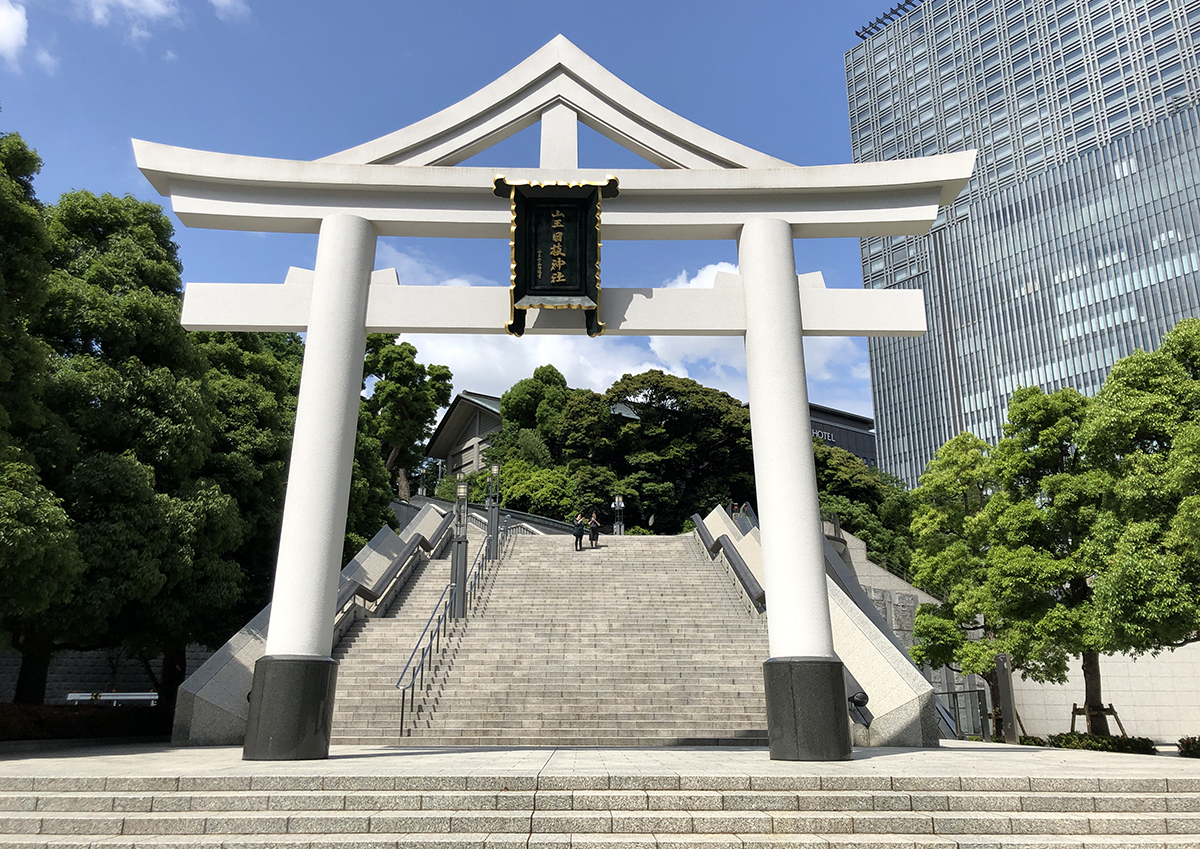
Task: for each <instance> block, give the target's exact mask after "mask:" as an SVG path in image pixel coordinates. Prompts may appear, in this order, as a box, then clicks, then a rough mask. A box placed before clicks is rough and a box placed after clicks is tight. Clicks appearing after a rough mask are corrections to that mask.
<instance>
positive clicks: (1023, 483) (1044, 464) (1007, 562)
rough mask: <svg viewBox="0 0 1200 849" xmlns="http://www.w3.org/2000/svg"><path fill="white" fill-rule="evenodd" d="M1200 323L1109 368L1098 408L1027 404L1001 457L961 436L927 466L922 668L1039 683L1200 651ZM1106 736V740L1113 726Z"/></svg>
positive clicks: (1059, 395)
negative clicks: (934, 597) (1131, 657)
mask: <svg viewBox="0 0 1200 849" xmlns="http://www.w3.org/2000/svg"><path fill="white" fill-rule="evenodd" d="M1198 376H1200V321H1197V320H1195V319H1191V320H1188V321H1185V322H1182V323H1180V325H1179V326H1177V327H1176V328H1175V329H1174V330H1173V331H1171V333H1169V334H1168V335H1167V337H1166V338H1165V339H1164V341H1163V344H1162V346H1161V347H1160V349H1159V350H1158V351H1157V352H1154V353H1147V352H1141V351H1139V352H1136V353H1134V354H1133V355H1131V356H1129V357H1127V358H1125V359H1123V360H1121V361H1120V362H1119V363H1117V364H1116V366H1114V368H1113V370H1112V373H1111V374H1110V375H1109V377H1108V379H1107V380H1106V381H1105V384H1104V386H1103V388H1102V389H1101V391H1100V393H1099V395H1098V396H1097V397H1096V398H1095V399H1092V400H1089V399H1087V398H1085V397H1083V396H1082V395H1080V394H1079V393H1078V392H1076V391H1074V390H1072V389H1061V390H1059V391H1057V392H1054V393H1052V394H1045V393H1043V392H1042V391H1041V390H1040V389H1036V388H1025V389H1019V390H1017V391H1016V392H1015V393H1014V394H1013V396H1012V398H1011V399H1010V401H1009V411H1008V421H1007V423H1006V425H1005V429H1004V437H1003V438H1002V439H1001V440H1000V441H999V442H998V443H997V445H996V446H995V447H994V448H989V446H987V445H986V444H985V443H983V442H981V441H980V440H978V439H976V438H974V437H972V436H970V435H969V434H963V435H960V436H958V437H956V438H955V439H953V440H951V441H950V442H948V443H947V444H946V445H944V446H943V447H942V449H941V450H939V452H938V454H937V455H936V456H935V458H934V460H933V461H932V462H931V463H930V465H929V468H928V469H927V470H926V472H925V475H923V476H922V478H921V486H920V487H919V488H918V489H917V491H916V493H915V496H916V498H917V502H918V508H917V511H916V514H915V516H914V519H913V523H912V530H913V534H914V544H915V548H916V553H915V555H914V558H913V565H914V569H915V571H916V574H917V583H918V584H919V585H921V586H924V587H925V588H927V589H929V590H930V591H931V592H933V593H935V594H939V595H942V596H943V597H945V599H946V601H945V602H944V603H943V604H941V605H937V606H930V607H927V608H922V610H921V611H920V613H919V615H918V618H917V624H916V628H915V636H916V637H917V638H918V640H919V641H920V643H921V644H920V645H918V646H917V647H916V648H915V649H914V655H915V657H916V658H917V659H918V660H920V661H928V662H931V663H933V664H935V665H940V664H943V663H957V664H960V665H961V667H962V669H963V670H965V671H968V672H979V673H984V674H985V675H990V673H991V671H992V670H993V668H994V663H995V655H996V654H997V653H998V652H1007V653H1009V654H1010V655H1011V656H1012V658H1013V665H1014V668H1016V669H1019V670H1020V671H1021V672H1022V673H1023V674H1024V675H1026V676H1027V677H1031V678H1034V679H1035V680H1039V681H1055V682H1062V681H1064V680H1066V677H1067V670H1068V664H1069V662H1070V661H1071V659H1072V658H1080V659H1081V661H1082V667H1083V673H1084V689H1085V692H1084V701H1085V703H1086V704H1089V705H1099V704H1101V699H1102V689H1101V678H1100V665H1099V657H1100V655H1101V654H1102V653H1108V652H1128V653H1133V654H1135V655H1136V654H1141V653H1144V652H1157V651H1161V650H1162V649H1163V648H1170V647H1174V646H1179V645H1183V644H1185V643H1189V642H1194V641H1197V640H1198V639H1200V556H1198V555H1200V550H1198V548H1200V546H1198V545H1197V543H1196V540H1197V539H1198V538H1200V537H1198V536H1197V533H1196V531H1197V530H1200V522H1198V521H1197V517H1198V516H1200V497H1198V496H1196V495H1195V493H1196V491H1197V487H1196V484H1197V483H1198V482H1200V453H1198V452H1200V380H1198V379H1197V378H1198ZM1099 721H1100V729H1099V730H1100V732H1101V733H1107V726H1106V724H1105V722H1104V718H1103V717H1099Z"/></svg>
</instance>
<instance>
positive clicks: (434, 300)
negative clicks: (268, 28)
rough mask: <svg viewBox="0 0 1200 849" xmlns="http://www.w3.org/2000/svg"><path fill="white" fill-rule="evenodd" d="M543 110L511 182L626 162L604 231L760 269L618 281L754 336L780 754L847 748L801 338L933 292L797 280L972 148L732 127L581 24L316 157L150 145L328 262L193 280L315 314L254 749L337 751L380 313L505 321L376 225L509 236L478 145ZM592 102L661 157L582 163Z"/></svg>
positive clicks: (277, 307) (192, 296) (227, 205)
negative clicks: (423, 109)
mask: <svg viewBox="0 0 1200 849" xmlns="http://www.w3.org/2000/svg"><path fill="white" fill-rule="evenodd" d="M539 120H540V121H541V129H542V147H541V165H542V167H541V168H537V169H512V170H510V171H507V172H505V175H504V176H505V177H506V178H507V179H508V180H510V181H518V180H528V181H533V182H543V183H545V182H554V181H563V182H581V181H586V180H593V181H595V180H603V179H606V178H607V177H608V176H610V173H615V175H616V176H617V177H618V178H619V180H620V186H621V194H620V196H619V197H617V198H613V199H611V200H608V201H606V202H605V206H604V225H603V226H604V236H605V237H606V238H608V239H736V240H737V242H738V260H739V265H740V269H739V270H740V275H718V278H717V281H716V283H715V285H714V287H713V288H712V289H709V290H670V289H612V288H609V289H606V290H605V296H604V300H603V302H602V306H601V313H602V315H601V320H602V321H603V322H604V323H605V325H606V326H607V332H609V333H613V334H616V335H737V336H744V337H745V340H746V371H747V380H748V384H749V393H750V415H751V428H752V434H753V439H754V449H755V451H754V471H755V480H756V487H757V492H758V506H759V511H758V512H759V517H760V522H761V538H762V539H761V541H762V553H763V569H764V574H765V578H766V581H765V583H766V590H767V594H768V596H769V598H770V600H771V606H770V611H771V612H770V616H769V618H768V634H769V641H770V658H769V659H768V660H767V661H766V663H765V664H764V679H765V683H766V693H767V713H768V732H769V735H770V752H771V757H772V758H782V759H792V760H835V759H845V758H849V757H850V737H849V730H848V727H847V719H846V705H845V690H844V687H843V683H842V665H841V661H839V660H838V659H837V657H836V656H835V655H834V652H833V638H832V632H831V629H830V619H829V609H828V598H827V595H826V588H825V569H824V554H823V550H822V544H823V533H822V529H821V524H820V514H819V507H818V502H817V490H816V480H815V475H814V461H813V455H812V450H811V442H810V440H809V438H808V434H809V432H810V430H811V426H810V423H809V412H808V409H809V408H808V390H807V386H806V383H805V377H804V349H803V345H802V337H803V336H804V335H805V334H810V335H852V336H862V335H915V334H919V333H923V332H924V330H925V310H924V300H923V298H922V294H921V292H920V291H858V290H856V291H847V290H826V289H825V288H824V284H823V282H822V281H821V279H820V275H819V274H807V275H801V276H800V277H797V274H796V260H795V255H794V248H793V239H795V238H802V237H828V236H849V237H861V236H872V235H901V234H919V233H922V232H924V231H925V230H927V229H928V228H929V227H930V226H931V225H932V224H933V222H934V219H935V217H936V215H937V210H938V207H939V205H944V204H947V203H950V202H951V201H953V199H954V198H955V197H956V196H957V195H958V193H959V192H960V191H961V190H962V188H963V187H964V185H965V184H966V182H967V180H968V179H969V178H970V174H971V170H972V168H973V166H974V158H975V154H974V152H973V151H969V152H967V153H961V154H951V155H947V156H936V157H926V158H924V159H917V160H905V161H898V162H882V163H863V164H856V165H834V166H821V167H814V168H801V167H798V166H795V165H791V164H790V163H787V162H783V161H782V160H778V159H775V158H773V157H770V156H767V155H765V154H762V153H759V152H758V151H754V150H751V149H750V148H746V147H744V146H742V145H739V144H737V143H736V142H733V141H730V140H729V139H724V138H722V137H720V136H717V135H715V134H714V133H711V132H709V131H707V130H705V129H703V128H701V127H698V126H696V125H695V124H692V123H691V122H689V121H687V120H685V119H683V118H681V117H679V116H678V115H674V114H673V113H671V112H669V111H668V110H666V109H664V108H663V107H661V106H659V105H658V104H656V103H654V102H653V101H650V100H649V99H648V98H645V97H644V96H642V95H641V94H639V93H637V92H636V91H634V90H633V89H631V88H630V87H629V86H627V85H626V84H625V83H623V82H621V81H620V80H618V79H617V78H616V77H614V76H612V74H610V73H609V72H608V71H606V70H605V69H604V68H602V67H601V66H600V65H598V64H597V63H596V62H595V61H594V60H592V59H591V58H590V57H588V56H586V55H585V54H584V53H582V51H580V50H579V49H578V48H576V47H575V46H574V45H573V44H571V43H570V42H569V41H567V40H566V39H565V38H563V37H562V36H559V37H557V38H555V39H554V40H552V41H551V42H550V43H549V44H547V45H546V46H545V47H543V48H542V49H541V50H539V51H538V52H537V53H535V54H534V55H533V56H531V57H530V58H529V59H527V60H525V61H524V62H522V63H521V64H520V65H518V66H517V67H516V68H514V69H513V70H512V71H510V72H509V73H508V74H505V75H504V76H503V77H501V78H500V79H498V80H496V81H495V82H493V83H491V84H490V85H488V86H486V87H485V88H483V89H481V90H480V91H479V92H477V93H476V94H474V95H471V96H470V97H468V98H466V99H465V100H463V101H461V102H460V103H458V104H455V105H454V106H451V107H449V108H448V109H445V110H443V111H442V112H439V113H438V114H437V115H434V116H431V117H430V118H427V119H425V120H423V121H420V122H417V123H416V124H413V125H411V126H410V127H407V128H404V129H402V130H399V131H397V132H396V133H392V134H391V135H388V136H384V137H383V138H381V139H377V140H375V141H373V142H368V143H367V144H365V145H360V146H359V147H356V148H352V149H350V150H347V151H343V152H342V153H338V154H334V155H333V156H330V157H326V158H325V159H324V160H320V161H316V162H295V161H290V160H276V159H261V158H256V157H244V156H231V155H226V154H217V153H210V152H206V151H196V150H188V149H184V148H173V147H167V146H164V145H157V144H151V143H149V142H141V141H135V142H134V151H135V155H136V157H137V161H138V167H139V168H141V169H142V171H143V173H145V175H146V177H147V178H148V179H149V180H150V182H151V183H152V184H153V185H154V186H155V188H156V189H158V191H159V192H160V193H162V194H163V195H165V196H168V197H170V198H171V201H172V204H173V208H174V211H175V213H176V214H177V215H178V216H179V217H180V219H181V220H182V221H183V222H184V224H186V225H188V226H200V227H214V228H221V229H238V230H255V231H277V232H307V233H318V234H319V237H318V247H317V262H316V268H315V269H314V270H312V271H306V270H303V269H292V270H291V271H290V272H289V273H288V275H287V280H286V281H285V282H284V283H283V284H282V285H230V284H203V283H192V284H189V285H188V287H187V291H186V293H185V296H184V307H183V318H182V320H183V323H184V325H185V326H187V327H189V328H191V329H197V330H199V329H204V330H218V329H220V330H306V331H307V333H308V339H307V344H306V347H305V355H304V367H303V373H302V377H301V385H300V398H299V401H298V406H297V414H296V431H295V438H294V441H293V448H292V460H291V465H290V471H289V477H288V489H287V497H286V501H285V506H284V517H283V530H282V538H281V541H280V550H279V560H278V565H277V567H276V576H275V588H274V595H273V598H272V610H271V619H270V625H269V629H268V636H267V647H266V656H265V657H263V658H262V659H261V660H259V661H258V664H257V666H256V668H255V677H254V688H253V691H252V694H251V706H250V716H249V719H248V724H247V734H246V743H245V747H244V756H245V757H246V758H249V759H277V760H278V759H297V758H320V757H327V756H328V751H329V737H330V730H331V724H332V706H333V698H334V690H335V682H336V663H335V662H334V661H333V660H332V659H331V658H330V657H329V654H330V651H331V647H332V629H333V604H334V599H335V597H336V592H337V576H338V572H339V570H340V567H341V559H340V558H341V549H342V538H343V535H344V533H345V523H346V507H347V501H348V496H349V485H350V473H351V469H352V458H353V450H354V437H355V429H356V427H355V425H356V419H357V411H358V400H359V386H360V382H361V376H362V361H363V354H364V348H365V344H366V333H367V332H368V330H370V331H386V332H397V333H399V332H437V333H499V332H503V328H504V325H505V323H506V321H507V319H508V315H509V303H508V291H507V289H500V288H441V287H413V286H401V285H399V280H398V279H397V277H396V273H395V271H394V270H392V269H383V270H375V271H373V269H372V266H373V264H374V257H375V247H376V239H377V237H378V236H381V235H382V236H448V237H449V236H453V237H474V238H506V239H507V238H508V236H509V228H510V213H509V209H508V203H507V202H506V201H504V200H502V199H499V198H497V197H495V195H494V194H493V192H492V188H493V181H494V179H495V177H496V173H495V171H494V170H491V169H480V168H466V167H461V166H458V165H457V163H458V162H461V161H463V160H464V159H465V158H467V157H468V156H470V155H472V154H473V153H476V152H478V151H479V150H481V149H484V148H486V147H487V146H488V145H490V144H494V143H495V142H497V141H500V140H501V139H503V138H504V137H506V136H507V135H510V134H511V133H513V132H517V131H518V130H520V129H523V128H525V127H528V126H531V125H532V124H533V123H535V122H537V121H539ZM578 123H584V124H585V125H587V126H589V127H592V128H593V129H595V130H597V131H599V132H601V133H603V134H604V135H606V136H608V137H609V138H611V139H613V140H614V141H616V142H618V143H620V144H622V145H625V146H626V147H628V148H630V149H631V150H634V151H635V152H638V153H639V154H641V155H643V156H644V157H646V158H647V159H649V160H650V161H651V163H653V164H655V165H658V166H660V167H661V168H662V169H663V170H651V169H629V170H620V171H616V172H598V171H591V170H583V169H579V168H578V167H577V165H578V163H577V139H576V135H575V133H576V128H577V125H578ZM564 312H569V311H554V310H546V311H534V310H531V316H530V321H529V324H528V332H530V333H582V332H583V329H582V327H579V326H576V324H575V323H574V322H572V323H570V324H568V323H566V322H564V318H568V316H564V315H562V314H561V313H564Z"/></svg>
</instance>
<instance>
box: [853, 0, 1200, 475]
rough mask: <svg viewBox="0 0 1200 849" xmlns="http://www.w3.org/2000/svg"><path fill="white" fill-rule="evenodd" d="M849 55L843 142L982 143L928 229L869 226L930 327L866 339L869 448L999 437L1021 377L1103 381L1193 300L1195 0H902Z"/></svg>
mask: <svg viewBox="0 0 1200 849" xmlns="http://www.w3.org/2000/svg"><path fill="white" fill-rule="evenodd" d="M858 35H859V37H860V38H861V39H863V40H862V43H861V44H858V45H857V46H855V47H854V48H853V49H852V50H850V51H849V52H848V53H847V54H846V83H847V91H848V99H849V105H850V133H851V142H852V147H853V151H854V161H855V162H869V161H873V160H884V159H901V158H907V157H915V156H924V155H929V154H934V153H949V152H951V151H958V150H966V149H970V148H976V149H978V150H979V159H978V162H977V164H976V169H975V175H974V177H973V178H972V180H971V182H970V185H969V186H968V187H967V189H966V190H965V191H964V192H963V194H962V196H961V197H960V198H959V199H958V201H957V202H956V203H955V204H954V205H953V207H949V208H946V209H944V210H943V211H942V214H941V215H939V217H938V219H937V222H936V223H935V224H934V225H933V228H932V229H931V230H930V232H929V234H928V235H925V236H920V237H890V238H871V239H863V240H862V267H863V280H864V285H865V286H869V287H874V288H879V289H890V288H917V287H919V288H921V289H923V290H924V292H925V299H926V304H927V308H928V314H929V332H928V333H927V334H926V335H925V336H924V337H920V338H910V339H888V338H882V339H872V340H870V358H871V381H872V387H873V392H874V401H875V423H876V434H877V436H878V451H879V464H880V466H881V467H883V468H884V469H886V470H887V471H890V472H892V473H893V474H896V475H897V476H899V477H900V478H902V479H903V480H905V481H906V482H907V483H909V484H910V485H913V484H916V482H917V479H918V478H919V477H920V475H921V473H922V471H923V470H924V468H925V465H926V463H928V462H929V460H930V459H931V458H932V457H933V454H934V452H935V451H936V450H937V448H938V447H939V446H941V445H942V443H944V442H945V441H946V440H947V439H949V438H951V437H953V436H954V435H956V434H958V433H960V432H961V431H964V430H969V431H971V432H972V433H975V434H976V435H977V436H980V437H982V438H984V439H987V440H988V441H991V442H994V441H995V440H996V439H997V438H998V437H999V436H1000V435H1001V428H1002V425H1003V422H1004V418H1005V413H1006V409H1007V403H1008V398H1009V396H1010V395H1011V394H1012V391H1013V390H1014V389H1015V388H1017V387H1018V386H1030V385H1036V386H1041V387H1042V388H1044V389H1046V390H1047V391H1053V390H1055V389H1058V388H1060V387H1063V386H1072V387H1075V388H1076V389H1078V390H1080V391H1081V392H1084V393H1085V394H1094V393H1095V392H1096V391H1097V390H1098V389H1099V387H1100V385H1101V384H1102V383H1103V381H1104V378H1105V376H1106V375H1107V373H1108V371H1109V369H1110V368H1111V367H1112V365H1113V363H1114V362H1116V361H1117V360H1118V359H1120V358H1121V357H1123V356H1126V355H1127V354H1130V353H1132V352H1133V350H1134V349H1135V348H1142V349H1153V348H1155V347H1157V345H1158V344H1159V341H1160V340H1161V339H1162V337H1163V335H1164V334H1165V333H1166V332H1167V331H1168V330H1170V329H1171V328H1172V327H1174V326H1175V324H1176V323H1177V322H1178V321H1179V320H1180V319H1182V318H1185V317H1188V316H1195V315H1200V234H1198V231H1200V116H1198V114H1197V112H1198V106H1200V0H1186V2H1185V0H1037V2H1033V1H1032V0H926V2H924V3H915V2H913V0H905V2H902V3H901V6H899V7H897V8H896V9H893V10H892V11H891V12H889V13H888V14H887V15H885V16H884V17H882V18H880V19H877V20H876V21H874V22H872V23H871V24H868V25H867V26H866V27H864V29H863V30H861V31H860V32H859V33H858Z"/></svg>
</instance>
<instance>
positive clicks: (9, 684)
mask: <svg viewBox="0 0 1200 849" xmlns="http://www.w3.org/2000/svg"><path fill="white" fill-rule="evenodd" d="M211 655H212V652H211V651H209V650H208V649H206V648H204V647H203V646H190V647H189V648H188V651H187V668H188V669H190V670H192V669H198V668H199V667H200V666H201V665H202V664H203V663H204V662H205V661H206V660H208V658H209V657H210V656H211ZM150 666H151V667H152V668H153V669H154V674H155V675H158V674H160V672H161V670H162V659H161V658H155V659H154V660H152V661H151V662H150ZM20 670H21V655H20V654H19V653H18V652H15V651H11V650H10V651H3V652H0V702H11V701H12V700H13V695H14V694H15V693H16V690H17V674H18V673H19V672H20ZM152 689H154V686H153V683H152V682H151V680H150V676H148V675H147V674H146V670H145V669H144V668H143V667H142V664H141V662H140V661H137V660H134V659H132V658H129V657H124V656H122V655H121V654H120V653H118V652H113V651H63V652H59V653H58V654H56V655H54V659H53V660H52V661H51V663H50V674H49V675H48V676H47V678H46V704H48V705H64V704H66V703H67V693H111V692H117V693H145V692H149V691H150V690H152Z"/></svg>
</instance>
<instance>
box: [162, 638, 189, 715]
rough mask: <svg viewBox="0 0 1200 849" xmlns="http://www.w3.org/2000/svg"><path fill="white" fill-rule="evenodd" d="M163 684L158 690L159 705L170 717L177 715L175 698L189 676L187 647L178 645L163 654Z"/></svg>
mask: <svg viewBox="0 0 1200 849" xmlns="http://www.w3.org/2000/svg"><path fill="white" fill-rule="evenodd" d="M160 677H161V680H162V685H161V686H160V687H159V690H158V707H159V708H160V709H161V710H162V711H163V713H164V714H166V716H168V717H174V716H175V700H176V698H177V696H178V695H179V685H181V684H182V683H183V682H184V679H186V678H187V648H186V647H184V646H176V647H174V648H170V649H167V651H166V653H165V654H164V655H163V662H162V675H161V676H160Z"/></svg>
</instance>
